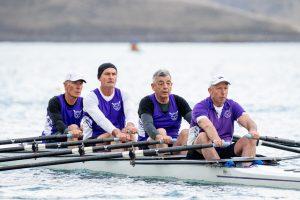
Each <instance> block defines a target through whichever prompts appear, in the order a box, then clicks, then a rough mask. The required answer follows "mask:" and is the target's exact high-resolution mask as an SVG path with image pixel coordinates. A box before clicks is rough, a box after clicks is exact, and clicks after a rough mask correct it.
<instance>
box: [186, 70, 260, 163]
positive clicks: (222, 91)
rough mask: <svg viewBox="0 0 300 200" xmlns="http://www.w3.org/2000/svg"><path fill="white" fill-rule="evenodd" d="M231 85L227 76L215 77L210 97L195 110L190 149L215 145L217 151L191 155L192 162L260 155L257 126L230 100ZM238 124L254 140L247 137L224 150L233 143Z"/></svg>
mask: <svg viewBox="0 0 300 200" xmlns="http://www.w3.org/2000/svg"><path fill="white" fill-rule="evenodd" d="M229 85H230V82H229V81H228V80H227V79H226V78H224V77H223V76H216V77H214V78H213V79H212V80H211V82H210V85H209V88H208V92H209V94H210V96H209V97H208V98H206V99H204V100H202V101H201V102H199V103H198V104H196V105H195V107H194V108H193V111H192V121H191V127H190V130H189V137H188V145H192V144H209V143H214V144H215V145H216V146H217V147H216V148H207V149H202V150H194V151H189V152H188V155H187V157H188V158H190V159H197V158H198V159H199V158H203V157H204V158H205V159H206V160H217V159H220V158H230V157H236V156H244V157H254V156H255V155H256V140H255V139H258V138H259V133H258V132H257V126H256V123H255V122H254V121H253V120H252V119H251V118H250V116H249V115H248V114H247V113H246V112H245V110H244V109H243V108H242V107H241V106H240V105H239V104H238V103H237V102H235V101H233V100H231V99H227V94H228V89H229ZM234 121H237V122H238V123H239V124H240V125H241V126H242V127H244V128H246V129H247V130H248V132H249V134H250V135H251V136H252V137H251V138H249V137H248V138H247V137H243V138H241V139H239V140H238V141H237V142H236V143H232V144H231V145H229V146H228V147H226V148H221V146H222V143H223V142H224V141H226V142H232V137H233V132H234ZM248 164H249V163H246V164H245V165H248Z"/></svg>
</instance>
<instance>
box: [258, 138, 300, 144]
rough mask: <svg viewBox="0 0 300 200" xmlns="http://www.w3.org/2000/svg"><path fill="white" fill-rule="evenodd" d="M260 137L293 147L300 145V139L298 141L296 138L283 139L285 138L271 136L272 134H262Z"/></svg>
mask: <svg viewBox="0 0 300 200" xmlns="http://www.w3.org/2000/svg"><path fill="white" fill-rule="evenodd" d="M259 139H260V140H264V141H268V142H275V143H279V144H282V145H286V146H291V147H300V141H296V140H290V139H283V138H278V137H270V136H260V137H259Z"/></svg>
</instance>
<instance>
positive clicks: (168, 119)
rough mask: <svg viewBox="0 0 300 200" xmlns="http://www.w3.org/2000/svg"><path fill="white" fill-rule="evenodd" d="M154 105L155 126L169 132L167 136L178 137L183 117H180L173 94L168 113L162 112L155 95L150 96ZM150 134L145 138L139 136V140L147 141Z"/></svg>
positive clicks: (170, 97)
mask: <svg viewBox="0 0 300 200" xmlns="http://www.w3.org/2000/svg"><path fill="white" fill-rule="evenodd" d="M149 97H150V99H151V101H152V102H153V105H154V110H153V116H152V117H153V125H154V127H155V128H156V129H158V128H164V129H165V130H166V131H167V135H168V136H171V137H172V138H177V137H178V131H179V128H180V125H181V118H182V117H181V116H180V115H179V111H178V107H177V104H176V101H175V98H174V95H173V94H170V96H169V110H168V112H166V113H164V112H162V110H161V108H160V106H159V103H158V101H157V100H156V98H155V95H154V94H152V95H149ZM148 137H149V136H148V134H147V133H145V136H144V137H143V136H141V135H139V140H147V138H148Z"/></svg>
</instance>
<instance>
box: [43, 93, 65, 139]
mask: <svg viewBox="0 0 300 200" xmlns="http://www.w3.org/2000/svg"><path fill="white" fill-rule="evenodd" d="M47 113H48V116H49V117H50V119H51V121H52V123H53V125H54V126H55V128H56V130H57V132H56V133H55V134H66V133H67V132H68V126H67V125H66V124H65V123H64V121H63V119H62V115H61V105H60V102H59V99H58V97H57V96H55V97H52V98H51V99H50V100H49V103H48V108H47Z"/></svg>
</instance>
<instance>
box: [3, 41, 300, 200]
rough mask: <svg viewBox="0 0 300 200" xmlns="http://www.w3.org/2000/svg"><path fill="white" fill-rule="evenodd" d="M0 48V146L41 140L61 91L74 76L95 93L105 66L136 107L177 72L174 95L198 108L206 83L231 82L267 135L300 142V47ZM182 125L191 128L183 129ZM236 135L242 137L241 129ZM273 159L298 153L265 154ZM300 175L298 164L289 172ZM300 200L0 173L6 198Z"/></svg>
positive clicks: (193, 186) (250, 190) (74, 175)
mask: <svg viewBox="0 0 300 200" xmlns="http://www.w3.org/2000/svg"><path fill="white" fill-rule="evenodd" d="M140 48H141V51H140V52H137V53H136V52H130V51H129V45H128V44H125V43H76V44H72V43H0V88H1V90H0V110H1V112H0V124H1V125H0V133H1V134H0V139H6V138H17V137H28V136H38V135H39V134H40V133H41V131H42V129H43V126H44V121H45V114H46V107H47V103H48V100H49V99H50V98H51V97H52V96H54V95H57V94H59V93H61V92H62V91H63V85H62V82H63V79H64V77H65V74H66V73H67V72H69V71H70V70H75V71H81V72H83V73H84V74H85V76H86V77H87V80H88V83H87V84H86V85H85V86H84V91H83V96H84V95H86V94H87V92H89V91H90V90H92V89H94V88H95V87H98V80H97V78H96V75H97V68H98V66H99V64H101V63H103V62H112V63H114V64H115V65H116V66H117V67H118V71H119V77H118V87H120V88H121V89H124V90H127V92H129V94H130V95H131V97H132V101H133V102H134V103H135V105H136V106H138V103H139V100H140V99H141V98H142V97H143V96H145V95H147V94H149V93H151V87H150V83H151V76H152V74H153V73H154V71H156V70H157V69H159V68H165V69H168V70H170V72H171V74H172V77H173V82H174V85H173V92H174V93H175V94H178V95H180V96H183V97H185V98H186V99H187V100H188V102H189V104H190V105H191V106H194V105H195V103H197V102H198V101H200V100H201V99H203V98H205V97H206V96H207V95H208V93H207V86H208V83H209V79H210V78H209V77H211V75H214V74H224V75H226V76H227V77H228V78H229V79H230V80H231V82H232V85H231V86H230V91H229V97H230V98H232V99H235V100H237V101H238V102H239V103H240V104H241V105H242V106H243V107H244V108H245V109H246V111H247V112H249V113H250V115H251V116H252V118H253V119H254V120H255V121H256V122H257V124H258V127H259V132H260V133H261V135H269V136H278V137H283V138H289V139H295V140H300V133H299V130H300V123H299V120H300V101H299V99H300V92H299V88H300V79H299V77H300V68H299V66H300V55H299V51H300V44H299V43H277V44H272V43H266V44H264V43H259V44H257V43H250V44H249V43H242V44H239V43H235V44H222V43H218V44H210V43H200V44H185V43H181V44H168V43H155V44H154V43H149V44H141V45H140ZM183 126H184V127H185V126H187V124H186V123H184V124H183ZM236 132H237V133H238V134H240V135H243V134H245V133H246V132H245V130H243V129H242V128H240V127H238V126H236ZM258 152H259V153H262V154H267V155H269V156H286V155H294V154H293V153H289V152H286V151H280V150H274V149H272V148H266V147H259V148H258ZM295 166H296V167H298V168H300V161H299V160H293V161H288V162H284V163H283V166H282V167H283V168H292V167H295ZM241 196H243V198H244V199H253V197H255V198H256V199H295V198H296V199H297V198H298V199H299V198H300V191H295V190H281V189H273V188H259V187H247V186H237V185H216V184H215V185H212V184H205V183H203V184H201V183H193V182H185V181H178V180H172V179H171V180H158V179H142V178H132V177H126V176H116V175H113V176H111V175H110V174H101V173H93V172H84V171H71V172H70V171H54V170H49V169H24V170H17V171H11V172H1V173H0V198H1V199H48V198H50V199H84V198H90V199H101V198H102V199H193V200H194V199H207V198H214V199H224V198H225V199H240V198H241Z"/></svg>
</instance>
